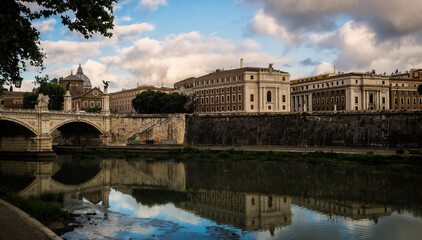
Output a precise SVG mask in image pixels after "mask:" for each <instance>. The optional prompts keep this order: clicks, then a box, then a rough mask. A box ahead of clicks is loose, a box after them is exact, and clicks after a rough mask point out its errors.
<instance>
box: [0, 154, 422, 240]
mask: <svg viewBox="0 0 422 240" xmlns="http://www.w3.org/2000/svg"><path fill="white" fill-rule="evenodd" d="M161 158H162V156H161ZM0 171H1V174H2V175H3V176H2V177H3V179H4V177H5V176H6V177H10V179H11V182H12V185H13V187H14V188H15V190H16V191H18V192H20V194H22V195H25V196H33V197H39V196H45V195H50V196H51V195H60V196H62V198H63V199H64V200H63V203H62V204H63V208H64V209H66V210H68V211H70V212H73V213H78V214H80V217H79V221H80V222H82V224H83V226H82V227H80V228H76V229H75V230H74V231H72V232H68V233H65V234H64V235H62V237H63V238H66V239H406V240H408V239H421V238H422V168H418V167H397V166H396V167H362V166H352V165H347V166H344V165H342V166H321V165H309V164H303V163H275V162H251V161H235V162H223V161H215V162H210V161H207V162H200V161H192V162H175V161H156V160H154V159H153V158H151V157H148V159H145V158H143V157H142V156H140V157H139V158H131V159H125V158H119V159H115V158H113V159H92V157H91V158H90V157H72V156H60V157H59V158H58V159H55V160H54V161H44V162H31V161H5V160H2V161H0Z"/></svg>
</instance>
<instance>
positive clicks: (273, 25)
mask: <svg viewBox="0 0 422 240" xmlns="http://www.w3.org/2000/svg"><path fill="white" fill-rule="evenodd" d="M248 28H249V29H250V31H252V32H254V33H255V34H260V35H268V36H271V37H274V38H277V39H281V40H283V41H284V42H285V43H286V44H287V45H288V46H291V45H297V44H300V43H301V42H302V41H303V40H304V39H305V37H306V34H305V33H300V32H299V33H293V32H289V31H288V30H287V29H286V28H285V27H284V26H282V25H279V24H278V23H277V20H276V19H275V18H273V17H271V16H269V15H266V14H265V13H264V11H263V10H262V9H261V10H259V11H258V12H257V13H255V15H254V17H253V19H252V21H251V22H250V24H249V26H248Z"/></svg>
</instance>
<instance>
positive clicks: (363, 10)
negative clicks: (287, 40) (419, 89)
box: [239, 0, 422, 40]
mask: <svg viewBox="0 0 422 240" xmlns="http://www.w3.org/2000/svg"><path fill="white" fill-rule="evenodd" d="M239 3H240V4H249V5H254V6H256V7H258V8H260V9H261V10H258V14H264V15H265V16H269V17H271V18H272V19H275V20H276V21H277V26H279V28H282V29H285V31H286V32H289V33H291V34H294V35H299V36H300V35H301V34H303V32H316V33H322V32H327V31H333V30H335V29H336V22H337V21H338V20H339V19H340V18H344V17H346V18H351V19H354V21H356V22H359V23H364V24H367V25H368V26H369V27H370V28H372V29H375V32H376V34H377V37H378V38H379V39H380V40H384V39H388V38H392V37H398V36H405V35H408V34H412V33H416V32H420V31H421V30H422V14H420V12H421V11H422V1H420V0H407V1H405V2H403V1H397V0H384V1H379V0H365V1H363V0H320V1H310V0H262V1H255V0H241V1H239ZM253 21H255V19H253V20H252V22H253ZM271 25H273V23H271ZM252 30H255V33H256V34H262V33H261V32H259V31H258V30H259V29H256V28H252Z"/></svg>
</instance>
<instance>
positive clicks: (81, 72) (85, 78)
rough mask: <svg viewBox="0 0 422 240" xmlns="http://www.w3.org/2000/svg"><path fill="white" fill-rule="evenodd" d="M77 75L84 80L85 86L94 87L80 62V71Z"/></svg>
mask: <svg viewBox="0 0 422 240" xmlns="http://www.w3.org/2000/svg"><path fill="white" fill-rule="evenodd" d="M75 76H76V77H78V78H79V79H81V80H83V81H84V87H92V85H91V80H89V78H88V77H87V76H86V75H85V74H84V71H83V70H82V67H81V64H79V67H78V72H77V73H76V74H75Z"/></svg>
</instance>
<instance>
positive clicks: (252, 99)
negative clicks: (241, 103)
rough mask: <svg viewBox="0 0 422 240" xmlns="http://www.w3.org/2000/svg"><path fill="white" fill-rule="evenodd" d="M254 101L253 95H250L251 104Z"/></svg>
mask: <svg viewBox="0 0 422 240" xmlns="http://www.w3.org/2000/svg"><path fill="white" fill-rule="evenodd" d="M253 101H254V96H253V94H251V102H253Z"/></svg>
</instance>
